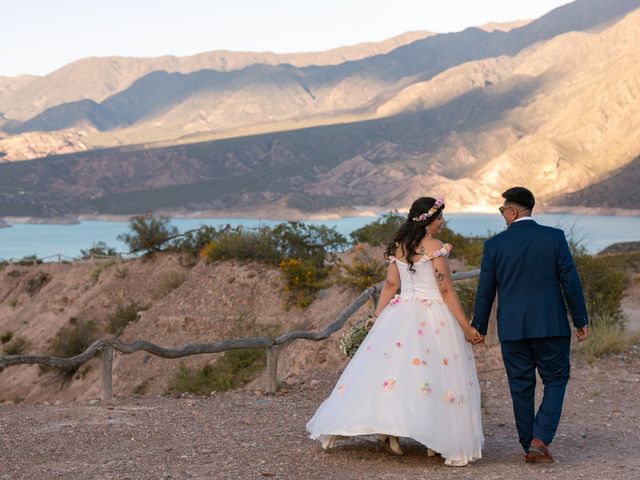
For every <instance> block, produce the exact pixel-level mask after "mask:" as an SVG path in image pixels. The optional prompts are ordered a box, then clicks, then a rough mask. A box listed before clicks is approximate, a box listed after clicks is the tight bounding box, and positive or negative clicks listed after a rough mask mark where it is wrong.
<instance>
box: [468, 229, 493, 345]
mask: <svg viewBox="0 0 640 480" xmlns="http://www.w3.org/2000/svg"><path fill="white" fill-rule="evenodd" d="M496 285H497V282H496V267H495V263H494V260H493V254H492V252H491V246H490V244H489V242H488V241H487V242H485V244H484V251H483V253H482V264H481V265H480V281H479V282H478V289H477V290H476V300H475V305H474V308H473V321H472V322H471V325H472V326H473V327H474V328H475V329H476V330H478V332H480V334H481V335H486V334H487V328H488V326H489V315H490V314H491V307H492V305H493V299H494V298H495V296H496Z"/></svg>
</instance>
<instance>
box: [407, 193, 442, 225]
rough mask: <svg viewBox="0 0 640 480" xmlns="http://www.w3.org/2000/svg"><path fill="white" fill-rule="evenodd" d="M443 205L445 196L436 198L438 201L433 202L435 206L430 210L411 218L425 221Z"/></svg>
mask: <svg viewBox="0 0 640 480" xmlns="http://www.w3.org/2000/svg"><path fill="white" fill-rule="evenodd" d="M443 205H444V198H438V199H436V203H434V204H433V207H431V208H430V209H429V211H428V212H425V213H423V214H421V215H420V216H418V217H414V218H412V219H411V220H413V221H414V222H424V221H425V220H427V219H428V218H429V217H431V216H433V214H434V213H436V212H437V211H438V209H439V208H440V207H442V206H443Z"/></svg>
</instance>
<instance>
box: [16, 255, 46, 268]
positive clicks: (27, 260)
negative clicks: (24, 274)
mask: <svg viewBox="0 0 640 480" xmlns="http://www.w3.org/2000/svg"><path fill="white" fill-rule="evenodd" d="M15 263H16V265H22V266H27V267H29V266H32V265H40V264H41V263H42V259H41V258H38V256H37V255H36V254H33V255H25V256H24V257H22V258H21V259H20V260H18V261H17V262H15Z"/></svg>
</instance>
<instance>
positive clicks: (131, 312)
mask: <svg viewBox="0 0 640 480" xmlns="http://www.w3.org/2000/svg"><path fill="white" fill-rule="evenodd" d="M149 307H150V306H149V305H138V304H137V303H130V304H128V305H119V306H118V307H117V308H116V311H115V312H113V313H112V314H111V315H109V318H108V320H107V332H109V333H110V334H112V335H115V336H116V337H119V336H120V335H122V333H123V332H124V330H125V328H127V325H129V324H130V323H133V322H137V321H138V320H139V319H140V312H142V311H145V310H148V309H149Z"/></svg>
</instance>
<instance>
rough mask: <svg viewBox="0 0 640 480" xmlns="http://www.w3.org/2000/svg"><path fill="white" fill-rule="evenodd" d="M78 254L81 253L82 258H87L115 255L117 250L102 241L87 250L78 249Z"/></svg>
mask: <svg viewBox="0 0 640 480" xmlns="http://www.w3.org/2000/svg"><path fill="white" fill-rule="evenodd" d="M80 255H82V259H83V260H89V259H90V258H93V257H94V256H100V257H115V256H117V255H118V252H116V249H115V248H113V247H109V246H108V245H107V244H106V243H104V242H97V243H95V244H94V245H93V246H92V247H91V248H89V249H88V250H80Z"/></svg>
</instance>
